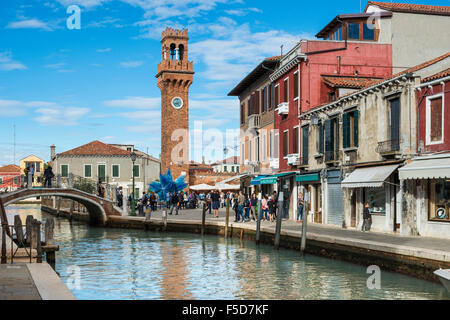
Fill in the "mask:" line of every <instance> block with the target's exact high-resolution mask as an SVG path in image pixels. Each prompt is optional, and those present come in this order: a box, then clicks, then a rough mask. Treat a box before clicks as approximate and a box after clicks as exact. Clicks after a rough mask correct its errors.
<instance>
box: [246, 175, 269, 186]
mask: <svg viewBox="0 0 450 320" xmlns="http://www.w3.org/2000/svg"><path fill="white" fill-rule="evenodd" d="M265 177H267V176H258V177H256V178H254V179H253V180H252V181H251V182H250V185H251V186H259V185H260V184H261V179H263V178H265Z"/></svg>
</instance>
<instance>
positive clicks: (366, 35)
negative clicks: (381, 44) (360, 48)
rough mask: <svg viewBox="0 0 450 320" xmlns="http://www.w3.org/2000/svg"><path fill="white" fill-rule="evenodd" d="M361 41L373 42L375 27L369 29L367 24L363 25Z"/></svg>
mask: <svg viewBox="0 0 450 320" xmlns="http://www.w3.org/2000/svg"><path fill="white" fill-rule="evenodd" d="M363 40H375V25H374V24H372V25H371V26H370V27H369V26H368V25H367V23H363Z"/></svg>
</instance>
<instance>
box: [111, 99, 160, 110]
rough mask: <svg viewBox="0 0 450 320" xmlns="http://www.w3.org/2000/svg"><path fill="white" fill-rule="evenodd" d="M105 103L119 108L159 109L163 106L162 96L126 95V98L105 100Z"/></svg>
mask: <svg viewBox="0 0 450 320" xmlns="http://www.w3.org/2000/svg"><path fill="white" fill-rule="evenodd" d="M103 104H104V105H105V106H108V107H117V108H131V109H133V108H134V109H150V108H157V109H159V108H160V106H161V98H159V97H158V98H149V97H126V98H125V99H119V100H107V101H103Z"/></svg>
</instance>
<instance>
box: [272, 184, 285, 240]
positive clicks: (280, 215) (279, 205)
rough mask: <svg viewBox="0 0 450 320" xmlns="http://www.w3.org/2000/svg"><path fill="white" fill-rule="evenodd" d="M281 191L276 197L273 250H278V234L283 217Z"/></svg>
mask: <svg viewBox="0 0 450 320" xmlns="http://www.w3.org/2000/svg"><path fill="white" fill-rule="evenodd" d="M283 196H284V195H283V191H281V192H280V194H279V195H278V209H279V210H278V214H277V225H276V226H275V242H274V245H275V248H276V249H278V247H279V245H280V234H281V219H282V217H283Z"/></svg>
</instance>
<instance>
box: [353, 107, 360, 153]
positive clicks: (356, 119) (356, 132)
mask: <svg viewBox="0 0 450 320" xmlns="http://www.w3.org/2000/svg"><path fill="white" fill-rule="evenodd" d="M353 115H354V117H355V132H354V134H355V147H357V146H358V132H359V131H358V110H355V111H354V113H353Z"/></svg>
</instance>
